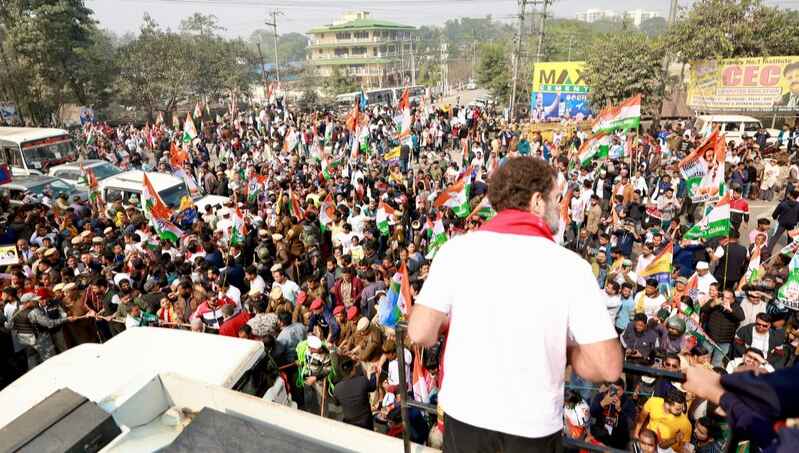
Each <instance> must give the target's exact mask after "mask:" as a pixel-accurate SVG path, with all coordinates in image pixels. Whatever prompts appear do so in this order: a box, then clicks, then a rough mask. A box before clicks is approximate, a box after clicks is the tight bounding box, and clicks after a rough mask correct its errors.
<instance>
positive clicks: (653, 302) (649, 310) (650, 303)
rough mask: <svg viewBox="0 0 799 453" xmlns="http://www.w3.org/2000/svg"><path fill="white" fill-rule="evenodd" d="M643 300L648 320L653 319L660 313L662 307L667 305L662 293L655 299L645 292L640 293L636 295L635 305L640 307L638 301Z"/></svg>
mask: <svg viewBox="0 0 799 453" xmlns="http://www.w3.org/2000/svg"><path fill="white" fill-rule="evenodd" d="M641 299H643V302H644V314H646V317H647V318H653V317H654V316H655V315H656V314H657V313H658V310H660V307H662V306H663V304H664V303H666V298H665V297H663V294H660V293H658V294H657V296H655V297H649V296H647V295H646V293H645V292H644V291H639V292H638V294H636V295H635V299H634V301H635V304H636V305H638V301H639V300H641Z"/></svg>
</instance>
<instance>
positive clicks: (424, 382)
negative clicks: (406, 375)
mask: <svg viewBox="0 0 799 453" xmlns="http://www.w3.org/2000/svg"><path fill="white" fill-rule="evenodd" d="M423 364H424V360H422V354H421V348H418V349H416V352H415V353H414V356H413V399H415V400H416V401H421V402H422V403H429V402H430V392H431V391H432V390H433V376H431V375H430V372H429V371H427V368H425V367H424V365H423Z"/></svg>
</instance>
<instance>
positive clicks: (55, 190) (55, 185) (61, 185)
mask: <svg viewBox="0 0 799 453" xmlns="http://www.w3.org/2000/svg"><path fill="white" fill-rule="evenodd" d="M45 189H50V192H51V193H52V194H53V196H58V195H59V194H61V193H67V194H69V193H72V191H73V190H74V189H73V187H72V186H70V185H69V184H67V183H65V182H64V181H61V180H60V179H54V180H52V181H48V182H46V183H44V184H39V185H38V186H33V187H30V188H29V189H28V192H31V193H35V194H37V195H41V194H43V193H44V190H45Z"/></svg>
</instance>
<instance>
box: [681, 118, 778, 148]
mask: <svg viewBox="0 0 799 453" xmlns="http://www.w3.org/2000/svg"><path fill="white" fill-rule="evenodd" d="M695 125H696V130H697V131H699V135H702V136H704V137H707V136H708V135H709V134H710V133H711V132H712V131H713V128H714V127H716V126H719V132H721V133H722V134H724V137H725V139H726V140H727V141H733V142H735V144H736V145H738V144H740V143H741V142H742V141H743V137H751V136H753V135H755V133H756V132H757V131H758V129H760V128H761V127H763V124H762V123H761V122H760V120H758V119H757V118H752V117H751V116H744V115H705V116H699V117H697V118H696V124H695ZM766 132H768V133H769V135H771V137H770V138H769V139H768V140H766V142H767V143H769V144H772V143H774V142H775V141H776V140H777V134H779V133H780V131H778V130H777V129H766Z"/></svg>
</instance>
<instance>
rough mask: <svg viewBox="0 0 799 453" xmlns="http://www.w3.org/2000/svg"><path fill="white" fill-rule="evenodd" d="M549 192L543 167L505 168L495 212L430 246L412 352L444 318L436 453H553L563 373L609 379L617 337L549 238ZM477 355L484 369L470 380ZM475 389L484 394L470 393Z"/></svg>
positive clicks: (579, 263)
mask: <svg viewBox="0 0 799 453" xmlns="http://www.w3.org/2000/svg"><path fill="white" fill-rule="evenodd" d="M555 187H556V185H555V179H554V174H553V172H552V170H551V167H549V166H548V165H547V163H546V162H544V161H543V160H541V159H538V158H535V157H517V158H511V159H508V161H507V162H506V163H505V165H503V166H502V167H500V168H499V169H498V170H496V171H495V172H494V173H493V175H492V177H491V180H490V181H489V186H488V197H489V200H490V201H491V205H492V206H493V207H494V209H496V210H497V212H498V214H497V215H496V216H495V217H494V218H493V219H491V220H490V221H488V222H487V223H486V224H484V225H483V227H481V229H480V230H479V231H476V232H472V233H468V234H466V235H463V236H457V237H455V238H452V239H450V240H449V241H448V242H447V243H446V244H444V246H442V247H441V249H439V251H438V253H437V254H436V257H435V260H434V261H433V264H432V266H431V268H430V272H429V274H428V277H427V280H426V281H425V283H424V286H423V287H422V290H421V292H420V293H419V296H418V297H417V299H416V303H415V305H414V307H413V311H412V314H411V316H410V325H409V326H408V335H409V337H410V339H411V340H412V341H413V342H414V343H418V344H421V345H425V346H429V345H432V344H434V343H435V342H436V341H437V339H438V334H439V330H440V328H441V326H442V325H443V324H445V323H447V322H448V320H449V330H448V338H447V349H446V355H445V358H444V376H445V378H444V381H443V386H442V389H441V393H440V394H439V400H438V401H439V404H440V405H441V407H442V408H444V411H445V424H446V426H447V435H446V436H445V440H444V451H445V452H449V451H458V452H471V451H475V452H476V451H495V450H496V449H497V445H502V446H503V447H504V451H525V452H550V451H560V450H561V449H562V439H561V436H562V430H563V390H564V369H565V368H566V366H567V364H570V365H571V366H572V369H573V370H574V371H575V372H576V373H577V375H579V376H581V377H582V378H584V379H586V380H588V381H592V382H613V381H615V380H617V379H618V378H619V376H620V374H621V367H622V354H621V349H620V346H619V342H618V337H617V335H616V331H615V330H614V328H613V324H612V322H611V320H610V317H609V316H608V311H607V309H606V303H605V296H604V295H603V294H602V292H601V291H600V290H599V287H598V285H597V282H596V279H595V278H594V275H593V273H592V272H591V267H590V266H589V264H588V263H587V262H585V261H583V260H582V259H581V258H580V257H579V256H578V255H577V254H575V253H572V252H570V251H568V250H566V249H565V248H563V247H560V246H558V245H557V244H556V243H555V242H554V240H553V237H552V231H554V230H557V228H558V223H559V219H558V210H559V209H558V208H559V206H558V201H557V191H556V190H555ZM474 263H482V264H483V265H481V266H475V265H474ZM486 301H492V303H491V304H488V305H487V304H486ZM475 332H480V335H475ZM487 339H488V340H487ZM478 357H483V358H487V360H489V362H488V363H489V365H488V366H486V367H481V368H480V372H479V373H477V372H475V358H478ZM486 385H489V386H491V389H492V390H491V391H490V392H484V391H481V390H480V389H484V388H486Z"/></svg>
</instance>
